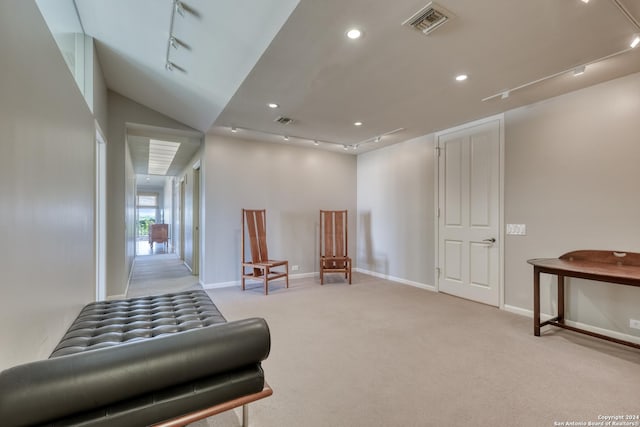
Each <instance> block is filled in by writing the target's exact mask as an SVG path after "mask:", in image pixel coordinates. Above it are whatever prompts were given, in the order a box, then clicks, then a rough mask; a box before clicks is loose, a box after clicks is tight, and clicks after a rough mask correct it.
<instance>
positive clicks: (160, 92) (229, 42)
mask: <svg viewBox="0 0 640 427" xmlns="http://www.w3.org/2000/svg"><path fill="white" fill-rule="evenodd" d="M183 3H184V4H185V9H186V10H187V13H185V14H184V17H183V16H181V15H178V14H176V16H175V20H174V26H173V35H174V36H175V37H177V38H178V39H179V40H181V41H182V42H184V43H185V44H186V45H188V49H186V48H179V49H177V50H175V49H173V48H172V49H171V52H170V60H171V61H172V62H174V63H175V64H176V65H178V66H179V67H181V68H183V69H184V70H185V72H181V71H178V70H174V71H169V70H166V69H165V62H166V53H167V45H168V39H169V27H170V22H171V13H172V10H173V1H172V0H135V1H132V0H75V4H76V6H77V10H78V14H79V16H80V20H81V21H82V25H83V27H84V30H85V32H86V33H87V34H88V35H90V36H92V37H94V38H95V39H96V45H97V50H98V55H99V58H100V64H101V66H102V69H103V73H104V76H105V80H106V83H107V86H108V87H109V88H110V89H112V90H114V91H116V92H118V93H120V94H122V95H124V96H127V97H128V98H131V99H133V100H134V101H136V102H139V103H141V104H143V105H145V106H147V107H150V108H152V109H154V110H156V111H158V112H160V113H163V114H165V115H167V116H169V117H172V118H174V119H175V120H178V121H180V122H182V123H184V124H186V125H188V126H191V127H192V128H194V129H197V130H200V131H202V132H205V131H207V130H208V129H209V127H210V126H211V125H212V123H213V122H214V120H215V119H216V118H217V117H218V115H219V114H220V112H221V111H222V109H223V108H224V107H225V106H226V105H227V103H228V101H229V99H230V98H231V97H232V96H233V94H234V93H235V91H236V90H237V88H238V87H239V86H240V84H241V83H242V81H243V80H244V78H245V77H246V76H247V74H248V73H249V72H250V71H251V69H252V68H253V66H254V65H255V63H256V61H257V60H258V58H259V57H260V55H262V53H263V51H264V50H265V49H266V47H267V46H268V45H269V42H270V41H271V39H272V38H273V37H274V36H275V34H276V33H277V32H278V30H279V29H280V27H281V26H282V24H283V23H284V22H285V21H286V19H287V18H288V17H289V14H290V13H291V11H292V10H293V8H294V7H295V6H296V4H297V3H298V0H242V1H237V0H215V1H212V0H185V1H184V2H183Z"/></svg>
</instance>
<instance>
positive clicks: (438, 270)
mask: <svg viewBox="0 0 640 427" xmlns="http://www.w3.org/2000/svg"><path fill="white" fill-rule="evenodd" d="M436 275H437V277H438V279H439V278H440V267H436Z"/></svg>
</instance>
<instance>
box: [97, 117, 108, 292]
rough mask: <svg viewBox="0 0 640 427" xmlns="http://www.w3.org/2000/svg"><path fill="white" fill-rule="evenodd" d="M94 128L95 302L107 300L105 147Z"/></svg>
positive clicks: (98, 126)
mask: <svg viewBox="0 0 640 427" xmlns="http://www.w3.org/2000/svg"><path fill="white" fill-rule="evenodd" d="M95 128H96V145H95V147H96V168H95V172H96V196H95V243H96V249H95V251H96V301H102V300H105V299H106V298H107V202H106V198H107V145H106V141H105V138H104V136H103V134H102V129H100V125H99V124H98V122H97V121H95Z"/></svg>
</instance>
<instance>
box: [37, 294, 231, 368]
mask: <svg viewBox="0 0 640 427" xmlns="http://www.w3.org/2000/svg"><path fill="white" fill-rule="evenodd" d="M223 322H225V318H224V317H223V316H222V314H221V313H220V311H218V308H217V307H216V306H215V305H214V304H213V302H212V301H211V299H210V298H209V296H208V295H207V293H206V292H205V291H203V290H194V291H185V292H179V293H171V294H165V295H155V296H148V297H140V298H131V299H125V300H114V301H98V302H94V303H91V304H88V305H86V306H85V307H84V308H83V309H82V311H81V312H80V314H79V315H78V317H77V318H76V320H75V321H74V322H73V324H72V325H71V327H70V328H69V330H68V331H67V333H66V334H65V335H64V336H63V337H62V339H61V340H60V343H59V344H58V345H57V346H56V348H55V349H54V350H53V352H52V353H51V356H50V357H59V356H65V355H69V354H75V353H80V352H83V351H87V350H96V349H99V348H105V347H110V346H114V345H118V344H122V343H125V342H133V341H139V340H143V339H147V338H152V337H157V336H161V335H165V334H172V333H176V332H184V331H188V330H190V329H197V328H202V327H203V326H210V325H214V324H216V323H223Z"/></svg>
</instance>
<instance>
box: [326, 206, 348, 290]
mask: <svg viewBox="0 0 640 427" xmlns="http://www.w3.org/2000/svg"><path fill="white" fill-rule="evenodd" d="M348 242H349V240H348V236H347V211H346V210H342V211H323V210H321V211H320V284H321V285H322V284H324V274H325V273H344V278H345V279H347V278H348V279H349V284H351V258H349V256H348V255H347V247H348Z"/></svg>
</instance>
